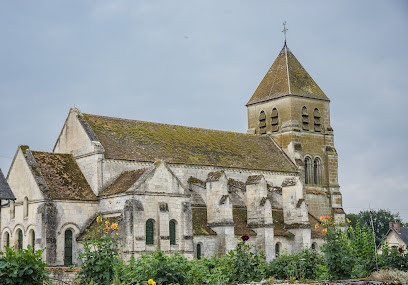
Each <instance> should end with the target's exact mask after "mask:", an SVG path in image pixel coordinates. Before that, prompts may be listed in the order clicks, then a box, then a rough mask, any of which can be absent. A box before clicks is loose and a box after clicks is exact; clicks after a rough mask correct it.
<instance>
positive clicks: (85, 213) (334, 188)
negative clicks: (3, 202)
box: [0, 45, 344, 265]
mask: <svg viewBox="0 0 408 285" xmlns="http://www.w3.org/2000/svg"><path fill="white" fill-rule="evenodd" d="M285 48H286V45H285ZM285 48H284V50H283V53H282V52H281V54H280V55H279V56H278V58H277V61H278V62H282V63H284V62H285V60H284V58H283V57H282V56H283V55H285V51H286V50H285ZM286 52H287V51H286ZM286 58H290V60H289V62H293V60H294V59H293V58H294V56H293V55H291V54H290V55H289V57H287V54H286ZM274 65H276V64H275V63H274ZM274 65H273V67H274ZM297 65H300V64H299V63H297ZM297 65H296V66H297ZM286 66H287V70H286V71H285V72H286V73H285V76H286V78H288V79H287V80H289V78H292V77H293V76H294V77H293V78H292V80H294V81H295V82H298V84H305V85H308V86H309V87H307V86H306V87H307V88H306V89H307V90H309V92H312V93H313V92H316V94H317V95H316V96H305V95H304V94H303V93H302V94H300V95H299V94H292V93H291V92H290V88H289V89H288V90H286V91H285V90H284V91H282V92H281V93H282V94H280V95H279V96H275V95H276V94H275V93H276V92H275V93H274V92H272V91H274V88H275V87H276V86H275V87H273V86H274V83H273V82H272V87H268V86H266V87H265V86H264V85H265V84H264V81H265V79H264V81H263V82H261V84H260V87H258V89H260V90H263V89H265V90H269V91H268V92H269V93H268V94H269V95H268V94H267V95H266V96H263V95H262V96H263V97H262V96H261V99H262V100H259V98H258V97H259V96H258V95H259V94H260V93H259V92H258V89H257V91H256V92H255V93H254V96H253V97H252V98H251V100H250V102H249V103H248V105H247V106H248V126H249V134H240V133H232V132H223V131H214V130H205V129H198V128H190V127H181V126H172V125H165V124H157V123H150V122H142V121H134V120H126V119H118V118H110V117H103V116H97V115H89V114H83V113H81V112H80V111H79V110H78V109H76V108H73V109H71V110H70V112H69V114H68V117H67V119H66V121H65V124H64V126H63V128H62V131H61V133H60V135H59V137H58V140H57V142H56V144H55V147H54V149H53V152H50V153H47V152H38V151H32V150H30V149H29V148H28V147H27V146H20V147H19V148H18V150H17V152H16V155H15V157H14V161H13V163H12V166H11V168H10V171H9V173H8V176H7V180H8V183H9V184H10V187H11V189H12V190H13V192H14V194H15V196H16V198H17V200H16V201H15V203H11V205H10V206H8V207H5V208H2V209H1V216H0V219H1V220H0V221H1V224H0V225H1V229H0V234H1V236H0V237H1V244H4V242H5V239H6V237H7V236H8V237H9V238H10V240H11V243H12V244H15V245H18V244H19V240H20V239H21V234H20V231H21V232H22V241H21V240H20V242H22V243H23V246H24V247H25V246H27V245H28V244H33V243H34V245H35V247H36V248H40V247H46V251H45V252H44V258H46V260H47V262H48V263H50V264H52V265H62V264H64V263H65V264H67V263H78V262H79V261H78V254H77V251H78V250H80V249H81V242H82V237H83V235H84V232H85V231H86V229H87V228H89V227H90V226H91V225H92V224H93V223H95V219H96V216H97V214H101V215H103V216H104V217H106V218H109V219H111V220H115V221H117V222H118V223H119V229H120V232H121V238H122V242H123V246H122V255H123V257H124V258H129V257H130V256H131V255H135V256H137V255H139V254H141V253H145V252H149V251H151V250H155V249H161V250H163V251H165V252H166V253H171V252H176V251H177V252H181V253H182V254H184V255H185V256H187V257H190V258H194V257H206V256H210V255H213V254H225V253H226V252H227V251H229V250H231V249H233V248H234V247H235V245H236V244H237V242H239V240H240V236H242V235H249V236H250V239H249V242H250V243H253V244H257V245H259V246H261V247H262V248H263V249H264V251H265V253H266V256H267V258H268V259H272V258H273V257H274V256H275V254H277V253H279V252H282V251H283V250H287V251H288V252H291V251H299V250H301V249H303V248H307V247H311V246H313V247H315V248H318V247H319V246H320V245H321V244H322V239H321V233H320V232H319V231H318V230H316V229H315V227H314V225H316V224H318V223H319V220H318V218H317V217H319V216H320V215H331V214H334V215H335V216H336V217H337V218H339V219H343V218H344V215H343V212H342V208H341V207H342V205H341V194H340V192H339V186H338V182H337V153H336V151H335V149H334V144H333V131H332V129H331V127H330V121H329V120H330V115H329V101H328V98H327V97H326V96H325V95H324V93H323V92H322V91H321V90H320V89H319V88H318V87H316V86H317V85H316V86H314V85H313V84H312V83H314V81H313V80H312V79H311V78H310V79H308V77H307V76H308V74H307V73H306V74H307V76H306V75H304V74H302V73H301V72H300V73H299V67H298V66H297V67H296V68H297V74H295V75H293V76H292V75H291V74H290V72H291V69H290V68H289V67H288V66H289V65H288V63H286ZM275 69H276V68H275ZM275 69H273V68H271V70H270V72H269V73H268V74H269V75H270V73H272V75H273V76H272V77H273V78H275V79H274V80H278V79H279V80H278V81H279V82H280V83H279V84H280V85H279V84H277V86H278V85H279V86H280V88H286V87H282V86H284V85H285V84H284V81H285V80H286V79H285V78H283V79H282V78H280V77H281V74H280V73H279V72H278V73H276V72H277V70H275ZM304 72H306V71H304ZM268 74H267V76H265V78H267V77H268V76H269V75H268ZM288 74H289V76H288ZM296 76H298V77H299V76H300V77H301V78H303V79H304V78H306V79H304V80H303V81H302V80H298V81H296ZM309 77H310V76H309ZM267 79H268V78H267ZM268 80H269V79H268ZM310 80H312V81H313V82H312V83H310V82H309V81H310ZM287 82H288V84H289V86H290V84H291V83H290V81H287ZM299 82H300V83H299ZM268 84H270V82H269V83H268ZM314 84H315V83H314ZM295 87H296V86H293V89H294V90H297V89H296V88H298V89H299V87H296V88H295ZM275 89H276V88H275ZM299 90H301V88H300V89H299ZM319 90H320V91H319ZM275 91H276V90H275ZM271 94H272V95H273V94H275V95H274V96H272V97H268V96H270V95H271ZM313 94H314V93H313ZM257 96H258V97H257ZM309 97H310V98H309ZM254 98H255V99H254ZM303 107H306V108H308V110H313V109H315V108H318V109H319V111H320V114H321V115H320V116H321V117H316V116H315V125H316V126H314V127H316V128H317V127H318V129H314V130H306V129H304V128H303V129H302V122H303V123H305V122H304V121H305V118H302V108H303ZM274 108H276V110H277V112H275V111H274ZM261 111H263V112H265V113H266V114H267V115H266V117H265V119H262V120H264V121H260V117H259V115H260V113H261ZM310 112H312V111H310ZM310 112H309V113H310ZM312 113H313V112H312ZM312 113H310V114H312ZM315 115H316V114H315ZM303 117H305V115H304V114H303ZM302 119H303V121H302ZM309 119H310V118H309ZM316 120H318V121H319V122H318V124H316ZM263 122H265V127H263V126H262V123H263ZM261 127H263V129H261ZM307 157H310V159H311V160H315V161H316V162H319V164H316V166H315V167H314V169H312V171H311V172H310V166H305V161H306V160H307V159H306V158H307ZM308 167H309V172H310V173H305V172H307V170H305V168H308ZM313 171H315V172H313ZM308 175H309V176H308ZM313 179H314V180H313ZM311 180H313V183H310V182H311ZM148 223H149V225H151V224H153V226H152V227H153V230H152V231H150V230H148V229H147V228H148V226H147V224H148ZM170 224H172V225H173V226H174V228H173V229H172V227H171V226H170ZM149 227H150V226H149ZM67 233H68V234H67ZM33 235H35V238H32V237H33ZM71 235H72V238H71ZM19 236H20V237H19ZM67 239H69V240H68V241H67ZM71 243H72V244H71ZM67 244H68V245H67ZM70 254H72V259H70ZM67 257H68V258H67Z"/></svg>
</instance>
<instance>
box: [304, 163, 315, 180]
mask: <svg viewBox="0 0 408 285" xmlns="http://www.w3.org/2000/svg"><path fill="white" fill-rule="evenodd" d="M312 177H313V176H312V160H311V159H310V157H306V158H305V184H312V183H313V182H312Z"/></svg>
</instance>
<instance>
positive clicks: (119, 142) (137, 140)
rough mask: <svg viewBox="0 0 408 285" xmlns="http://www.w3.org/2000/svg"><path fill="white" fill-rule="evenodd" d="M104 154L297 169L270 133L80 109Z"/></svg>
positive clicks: (139, 159) (109, 157) (168, 160)
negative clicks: (145, 119)
mask: <svg viewBox="0 0 408 285" xmlns="http://www.w3.org/2000/svg"><path fill="white" fill-rule="evenodd" d="M84 117H85V118H86V120H87V122H88V123H89V125H90V126H91V127H92V129H93V131H94V133H95V134H96V136H97V138H98V140H99V141H100V142H101V144H102V146H103V147H104V149H105V158H107V159H119V160H135V161H148V162H154V161H157V160H163V161H166V162H168V163H180V164H190V165H210V166H220V167H235V168H244V169H259V170H270V171H284V172H295V171H296V168H295V166H294V165H293V163H291V162H290V160H289V159H288V158H287V157H286V156H285V154H284V153H283V151H282V150H281V149H280V148H279V147H278V146H277V145H276V144H275V143H274V142H273V141H272V139H271V138H270V137H268V136H259V135H251V134H243V133H235V132H225V131H216V130H208V129H200V128H193V127H184V126H176V125H167V124H159V123H152V122H144V121H136V120H127V119H119V118H112V117H104V116H97V115H89V114H84Z"/></svg>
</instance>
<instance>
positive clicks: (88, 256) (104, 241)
mask: <svg viewBox="0 0 408 285" xmlns="http://www.w3.org/2000/svg"><path fill="white" fill-rule="evenodd" d="M117 226H118V225H117V224H116V223H112V224H110V223H109V221H107V220H105V222H104V221H103V219H102V217H100V216H99V217H98V218H97V225H96V226H95V227H93V229H92V230H91V231H90V232H89V233H87V235H86V236H85V237H84V251H83V252H81V253H80V254H79V257H80V258H81V259H82V269H81V271H79V273H78V276H79V278H80V280H81V282H86V283H89V282H91V281H93V284H96V283H97V284H111V281H112V280H113V279H114V277H115V275H116V268H117V267H118V265H119V264H120V261H119V259H118V255H119V254H118V246H119V235H118V233H117Z"/></svg>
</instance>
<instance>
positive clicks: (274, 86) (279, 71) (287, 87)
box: [247, 43, 329, 106]
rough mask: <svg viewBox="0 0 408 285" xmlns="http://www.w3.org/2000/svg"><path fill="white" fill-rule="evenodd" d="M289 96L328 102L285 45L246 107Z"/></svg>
mask: <svg viewBox="0 0 408 285" xmlns="http://www.w3.org/2000/svg"><path fill="white" fill-rule="evenodd" d="M289 94H291V95H297V96H302V97H308V98H315V99H321V100H326V101H329V98H327V96H326V95H325V94H324V93H323V91H322V90H321V89H320V87H319V86H318V85H317V84H316V82H315V81H314V80H313V79H312V77H311V76H310V75H309V73H307V71H306V69H305V68H304V67H303V66H302V65H301V64H300V62H299V61H298V60H297V59H296V57H295V56H294V55H293V53H292V52H291V51H290V50H289V48H288V47H287V45H286V43H285V45H284V46H283V48H282V50H281V51H280V53H279V55H278V57H277V58H276V59H275V61H274V63H273V64H272V66H271V68H270V69H269V70H268V72H267V73H266V75H265V77H264V78H263V79H262V81H261V83H260V84H259V86H258V88H257V89H256V90H255V92H254V94H253V95H252V97H251V99H250V100H249V101H248V103H247V106H248V105H252V104H255V103H259V102H263V101H267V100H271V99H275V98H279V97H282V96H285V95H289Z"/></svg>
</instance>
